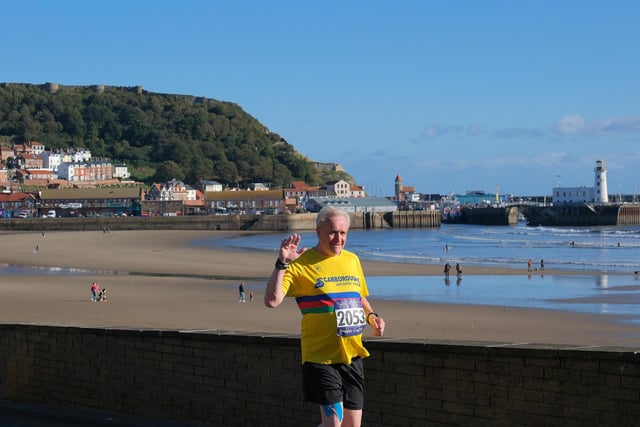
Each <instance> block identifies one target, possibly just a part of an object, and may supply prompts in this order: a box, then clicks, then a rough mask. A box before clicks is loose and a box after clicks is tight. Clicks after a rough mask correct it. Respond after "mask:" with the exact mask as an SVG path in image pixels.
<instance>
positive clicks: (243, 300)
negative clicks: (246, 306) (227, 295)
mask: <svg viewBox="0 0 640 427" xmlns="http://www.w3.org/2000/svg"><path fill="white" fill-rule="evenodd" d="M238 293H239V294H240V295H239V296H238V302H245V301H246V299H245V296H244V282H240V286H238Z"/></svg>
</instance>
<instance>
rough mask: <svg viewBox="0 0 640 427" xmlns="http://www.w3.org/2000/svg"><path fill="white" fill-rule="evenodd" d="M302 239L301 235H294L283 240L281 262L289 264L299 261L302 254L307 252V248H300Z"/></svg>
mask: <svg viewBox="0 0 640 427" xmlns="http://www.w3.org/2000/svg"><path fill="white" fill-rule="evenodd" d="M301 240H302V237H301V236H300V235H299V234H292V235H291V236H289V237H287V238H285V239H282V242H281V243H280V255H279V256H278V258H280V261H282V262H283V263H285V264H289V263H290V262H292V261H295V260H296V259H298V257H299V256H300V254H301V253H303V252H304V251H306V250H307V248H305V247H302V248H298V246H299V245H300V241H301Z"/></svg>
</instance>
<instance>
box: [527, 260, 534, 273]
mask: <svg viewBox="0 0 640 427" xmlns="http://www.w3.org/2000/svg"><path fill="white" fill-rule="evenodd" d="M527 271H533V261H532V260H531V258H529V261H527Z"/></svg>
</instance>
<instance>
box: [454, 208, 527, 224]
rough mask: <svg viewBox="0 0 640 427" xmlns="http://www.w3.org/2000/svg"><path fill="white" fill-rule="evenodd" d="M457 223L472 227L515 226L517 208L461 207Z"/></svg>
mask: <svg viewBox="0 0 640 427" xmlns="http://www.w3.org/2000/svg"><path fill="white" fill-rule="evenodd" d="M459 222H460V223H461V224H474V225H516V224H517V223H518V208H516V207H515V206H509V207H506V206H505V207H490V206H487V207H462V208H461V210H460V221H459Z"/></svg>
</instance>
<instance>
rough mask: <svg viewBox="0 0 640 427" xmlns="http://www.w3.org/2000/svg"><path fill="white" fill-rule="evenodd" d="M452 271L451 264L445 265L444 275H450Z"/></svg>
mask: <svg viewBox="0 0 640 427" xmlns="http://www.w3.org/2000/svg"><path fill="white" fill-rule="evenodd" d="M450 271H451V264H449V263H446V264H445V265H444V275H445V277H449V272H450Z"/></svg>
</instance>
